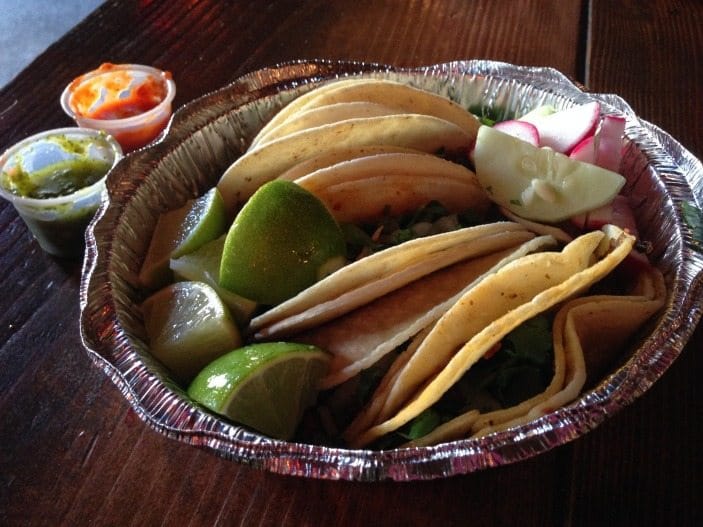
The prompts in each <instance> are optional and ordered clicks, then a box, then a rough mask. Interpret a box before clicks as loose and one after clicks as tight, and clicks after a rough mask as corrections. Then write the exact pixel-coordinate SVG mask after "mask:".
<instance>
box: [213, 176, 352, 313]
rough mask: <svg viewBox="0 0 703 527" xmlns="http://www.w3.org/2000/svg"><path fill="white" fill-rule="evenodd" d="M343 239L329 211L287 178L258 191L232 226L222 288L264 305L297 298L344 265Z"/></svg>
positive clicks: (344, 247)
mask: <svg viewBox="0 0 703 527" xmlns="http://www.w3.org/2000/svg"><path fill="white" fill-rule="evenodd" d="M345 253H346V246H345V242H344V235H343V233H342V230H341V228H340V227H339V225H338V224H337V222H336V220H335V219H334V218H333V217H332V215H331V214H330V212H329V211H328V210H327V207H325V205H324V204H323V203H322V201H320V200H319V199H318V198H317V197H315V196H314V195H313V194H311V193H310V192H308V191H307V190H305V189H303V188H302V187H300V186H298V185H296V184H295V183H292V182H290V181H285V180H274V181H271V182H269V183H266V184H265V185H263V186H262V187H261V188H260V189H259V190H257V191H256V192H255V193H254V195H253V196H252V197H251V198H250V199H249V201H248V202H247V203H246V204H245V205H244V207H243V208H242V210H241V211H240V212H239V214H238V215H237V217H236V218H235V220H234V223H233V224H232V226H231V227H230V230H229V232H228V234H227V239H226V240H225V246H224V251H223V253H222V262H221V263H220V285H221V286H222V287H224V288H226V289H228V290H230V291H233V292H235V293H237V294H239V295H241V296H243V297H245V298H250V299H252V300H255V301H257V302H259V303H261V304H278V303H280V302H283V301H284V300H287V299H288V298H291V297H293V296H295V295H296V294H297V293H299V292H300V291H302V290H303V289H305V288H307V287H309V286H311V285H312V284H314V283H315V282H317V281H318V280H320V279H321V278H324V277H325V276H326V275H327V274H330V273H331V272H333V271H335V270H336V269H338V268H339V267H341V266H342V265H344V263H345Z"/></svg>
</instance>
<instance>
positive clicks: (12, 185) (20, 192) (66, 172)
mask: <svg viewBox="0 0 703 527" xmlns="http://www.w3.org/2000/svg"><path fill="white" fill-rule="evenodd" d="M46 142H47V143H54V144H56V145H57V146H58V147H59V148H60V149H61V150H62V151H64V152H65V153H67V154H69V155H70V157H68V158H66V159H58V160H56V161H55V162H53V163H51V164H48V165H45V166H43V167H41V168H39V169H37V170H33V171H31V172H29V171H27V169H25V168H24V166H23V162H22V161H23V160H22V157H23V155H22V154H18V155H17V156H16V162H15V163H14V164H13V165H12V166H10V167H9V168H7V169H6V170H4V171H3V172H2V175H1V177H0V184H2V186H3V188H5V190H7V191H8V192H11V193H12V194H14V195H16V196H21V197H23V198H34V199H49V198H57V197H60V196H68V195H69V194H72V193H74V192H75V191H77V190H79V189H81V188H84V187H89V186H90V185H92V184H93V183H95V182H96V181H99V180H100V178H102V177H103V176H104V175H105V174H106V173H107V171H108V170H109V168H110V165H111V163H109V162H108V161H106V160H104V159H95V158H93V157H90V155H89V151H88V148H89V146H90V144H91V141H89V140H86V139H69V138H67V137H66V136H65V135H55V136H51V137H49V138H47V139H46ZM25 155H26V154H25Z"/></svg>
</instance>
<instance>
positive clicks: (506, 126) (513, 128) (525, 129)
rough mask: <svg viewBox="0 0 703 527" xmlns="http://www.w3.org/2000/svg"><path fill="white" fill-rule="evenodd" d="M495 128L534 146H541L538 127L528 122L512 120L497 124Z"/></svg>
mask: <svg viewBox="0 0 703 527" xmlns="http://www.w3.org/2000/svg"><path fill="white" fill-rule="evenodd" d="M493 128H495V129H496V130H500V131H501V132H503V133H506V134H508V135H512V136H513V137H517V138H518V139H522V140H523V141H525V142H527V143H530V144H531V145H532V146H539V132H538V131H537V127H536V126H535V125H534V124H532V123H528V122H527V121H520V120H517V119H511V120H510V121H502V122H500V123H496V124H495V126H494V127H493Z"/></svg>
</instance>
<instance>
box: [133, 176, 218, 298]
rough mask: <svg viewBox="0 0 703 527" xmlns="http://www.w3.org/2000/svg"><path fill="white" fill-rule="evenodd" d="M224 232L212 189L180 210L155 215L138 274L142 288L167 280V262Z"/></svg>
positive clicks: (216, 193) (215, 193)
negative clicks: (154, 225) (152, 231)
mask: <svg viewBox="0 0 703 527" xmlns="http://www.w3.org/2000/svg"><path fill="white" fill-rule="evenodd" d="M226 230H227V213H226V210H225V205H224V201H222V196H221V195H220V193H219V191H218V190H217V189H216V188H212V189H210V190H209V191H208V192H207V193H205V194H204V195H202V196H200V197H199V198H196V199H191V200H189V201H187V202H186V204H185V205H183V206H182V207H180V208H178V209H175V210H172V211H168V212H165V213H163V214H161V215H160V216H159V219H158V221H157V222H156V227H155V228H154V234H152V237H151V243H150V244H149V249H148V251H147V254H146V258H145V259H144V263H143V264H142V269H141V272H140V273H139V281H140V283H141V284H142V285H143V286H144V287H150V288H156V287H161V286H163V285H164V284H166V283H167V282H168V281H169V280H170V278H171V275H170V270H169V260H170V259H171V258H178V257H179V256H182V255H184V254H188V253H190V252H192V251H194V250H196V249H197V248H198V247H201V246H202V245H203V244H205V243H207V242H209V241H211V240H214V239H215V238H217V237H218V236H220V235H222V234H223V233H224V232H225V231H226Z"/></svg>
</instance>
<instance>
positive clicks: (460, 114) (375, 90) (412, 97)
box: [252, 79, 480, 147]
mask: <svg viewBox="0 0 703 527" xmlns="http://www.w3.org/2000/svg"><path fill="white" fill-rule="evenodd" d="M353 102H364V103H370V104H376V105H380V106H383V107H385V108H389V109H391V110H394V111H396V112H398V113H408V114H423V115H431V116H435V117H437V118H439V119H442V120H446V121H448V122H450V123H453V124H455V125H456V126H458V127H459V128H460V129H461V130H463V131H464V132H466V133H467V134H469V135H470V136H472V137H474V138H475V137H476V134H477V132H478V128H479V126H480V121H479V120H478V118H477V117H476V116H474V115H473V114H471V113H470V112H469V111H467V110H466V109H464V108H462V107H461V106H459V105H458V104H456V103H455V102H453V101H451V100H450V99H448V98H446V97H442V96H441V95H438V94H436V93H432V92H428V91H425V90H422V89H419V88H415V87H412V86H409V85H407V84H402V83H399V82H395V81H391V80H387V79H345V80H341V81H333V82H330V83H327V84H323V85H322V86H320V87H319V88H317V89H315V90H312V91H310V92H308V93H306V94H304V95H302V96H301V97H298V98H297V99H295V100H294V101H293V102H292V103H290V104H289V105H288V106H286V107H285V108H283V110H281V111H280V112H279V113H278V114H276V115H275V116H274V118H273V119H272V120H271V121H269V123H268V124H267V125H266V126H264V128H263V129H262V130H261V131H260V132H259V133H258V134H257V136H256V137H255V138H254V140H253V141H252V145H253V146H254V147H257V146H258V145H260V144H263V143H264V142H266V141H267V140H268V139H269V138H270V137H273V136H279V137H280V136H281V135H283V133H284V132H283V133H282V132H281V130H282V129H285V126H286V125H288V124H289V123H291V122H292V121H295V119H296V118H297V117H298V116H299V115H301V114H303V113H304V112H306V111H310V110H312V109H317V108H325V110H326V111H329V112H330V113H335V112H336V110H337V108H338V107H336V105H337V104H343V103H353Z"/></svg>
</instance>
